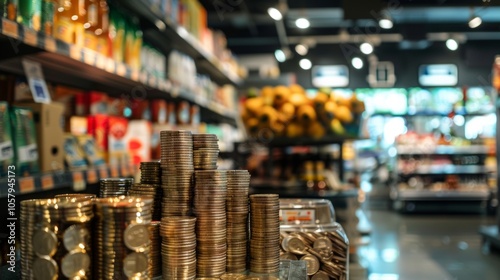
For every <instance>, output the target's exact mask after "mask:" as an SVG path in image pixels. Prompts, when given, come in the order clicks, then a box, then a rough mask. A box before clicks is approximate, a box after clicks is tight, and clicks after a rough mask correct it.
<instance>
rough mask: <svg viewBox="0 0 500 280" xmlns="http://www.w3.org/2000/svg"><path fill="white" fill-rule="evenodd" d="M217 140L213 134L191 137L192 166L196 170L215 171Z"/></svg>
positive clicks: (217, 155) (217, 151) (217, 150)
mask: <svg viewBox="0 0 500 280" xmlns="http://www.w3.org/2000/svg"><path fill="white" fill-rule="evenodd" d="M218 157H219V139H217V136H216V135H215V134H194V135H193V164H194V169H196V170H215V169H217V159H218Z"/></svg>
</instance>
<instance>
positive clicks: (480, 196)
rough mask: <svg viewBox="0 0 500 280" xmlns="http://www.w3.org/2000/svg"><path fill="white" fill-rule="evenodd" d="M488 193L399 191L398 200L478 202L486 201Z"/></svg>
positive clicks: (483, 191)
mask: <svg viewBox="0 0 500 280" xmlns="http://www.w3.org/2000/svg"><path fill="white" fill-rule="evenodd" d="M489 195H490V193H489V191H488V190H486V189H485V190H447V191H432V190H399V191H398V197H397V199H398V200H411V201H416V200H425V201H430V200H439V201H442V200H446V201H478V200H481V201H483V200H487V199H488V197H489Z"/></svg>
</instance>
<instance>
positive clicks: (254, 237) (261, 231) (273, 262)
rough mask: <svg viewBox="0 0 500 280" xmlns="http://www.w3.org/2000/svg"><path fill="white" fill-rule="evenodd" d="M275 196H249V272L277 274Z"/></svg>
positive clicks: (277, 228) (278, 249)
mask: <svg viewBox="0 0 500 280" xmlns="http://www.w3.org/2000/svg"><path fill="white" fill-rule="evenodd" d="M279 209H280V204H279V196H278V195H277V194H253V195H250V272H252V273H256V274H266V275H273V274H277V273H278V272H279V264H280V243H279V241H280V221H279Z"/></svg>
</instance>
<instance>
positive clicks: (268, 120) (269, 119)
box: [258, 106, 278, 127]
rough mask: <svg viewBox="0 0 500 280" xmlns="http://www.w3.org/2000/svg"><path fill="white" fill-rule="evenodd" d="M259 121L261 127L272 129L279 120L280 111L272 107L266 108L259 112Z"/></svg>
mask: <svg viewBox="0 0 500 280" xmlns="http://www.w3.org/2000/svg"><path fill="white" fill-rule="evenodd" d="M258 119H259V123H260V125H262V126H265V127H270V126H271V124H272V123H274V122H276V121H277V120H278V111H276V109H274V108H273V107H271V106H264V107H262V108H261V109H260V110H259V114H258Z"/></svg>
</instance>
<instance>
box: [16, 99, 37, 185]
mask: <svg viewBox="0 0 500 280" xmlns="http://www.w3.org/2000/svg"><path fill="white" fill-rule="evenodd" d="M10 117H11V118H10V119H11V125H12V136H13V142H14V155H15V163H14V164H15V165H16V174H20V175H22V176H24V175H30V174H34V173H37V172H38V171H39V166H38V146H37V143H36V132H35V124H34V121H33V119H34V116H33V112H32V111H31V110H29V109H24V108H20V107H15V106H14V107H12V109H11V111H10Z"/></svg>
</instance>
